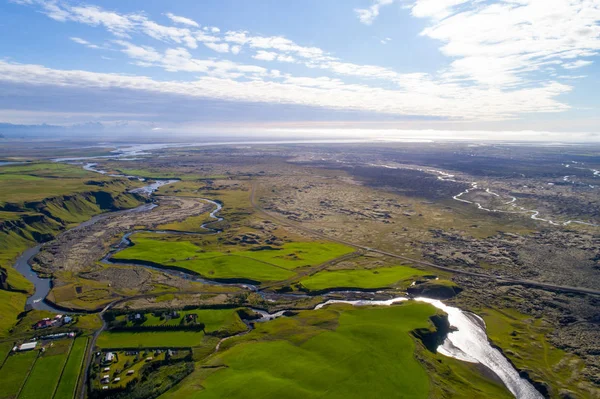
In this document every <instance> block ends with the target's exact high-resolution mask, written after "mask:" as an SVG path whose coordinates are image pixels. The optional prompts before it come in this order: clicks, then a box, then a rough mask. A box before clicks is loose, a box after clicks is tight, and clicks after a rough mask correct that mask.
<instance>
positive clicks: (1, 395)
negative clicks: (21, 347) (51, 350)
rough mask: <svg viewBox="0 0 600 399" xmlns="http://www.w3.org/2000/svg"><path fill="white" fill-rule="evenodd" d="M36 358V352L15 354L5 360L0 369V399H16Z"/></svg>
mask: <svg viewBox="0 0 600 399" xmlns="http://www.w3.org/2000/svg"><path fill="white" fill-rule="evenodd" d="M37 356H38V352H37V351H31V352H24V353H17V354H14V355H11V356H9V357H8V359H6V361H5V362H4V365H3V366H2V369H0V399H10V398H16V396H17V394H18V393H19V390H20V389H21V386H22V385H23V383H24V382H25V379H26V378H27V376H28V375H29V370H30V369H31V367H32V366H33V364H34V363H35V360H36V359H37Z"/></svg>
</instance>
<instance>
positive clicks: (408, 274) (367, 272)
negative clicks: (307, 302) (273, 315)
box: [300, 266, 427, 291]
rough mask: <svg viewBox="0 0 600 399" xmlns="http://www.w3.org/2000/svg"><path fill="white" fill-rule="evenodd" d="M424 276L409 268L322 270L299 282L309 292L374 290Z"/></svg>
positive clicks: (418, 271) (420, 271) (419, 271)
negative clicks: (338, 289) (339, 289)
mask: <svg viewBox="0 0 600 399" xmlns="http://www.w3.org/2000/svg"><path fill="white" fill-rule="evenodd" d="M425 274H427V273H426V272H424V271H422V270H419V269H414V268H412V267H409V266H393V267H382V268H377V269H363V270H353V269H349V270H332V271H327V270H324V271H321V272H318V273H316V274H314V275H312V276H309V277H307V278H305V279H302V280H301V281H300V282H301V283H302V285H303V286H304V287H306V288H308V289H309V290H311V291H320V290H325V289H329V288H336V287H342V288H360V289H376V288H384V287H388V286H390V285H394V284H396V283H398V282H399V281H409V280H412V279H414V278H415V277H418V276H422V275H425Z"/></svg>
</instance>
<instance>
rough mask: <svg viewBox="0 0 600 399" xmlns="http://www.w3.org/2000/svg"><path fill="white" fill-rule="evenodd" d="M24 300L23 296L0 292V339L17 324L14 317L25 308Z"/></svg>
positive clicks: (24, 296) (15, 293) (25, 298)
mask: <svg viewBox="0 0 600 399" xmlns="http://www.w3.org/2000/svg"><path fill="white" fill-rule="evenodd" d="M15 273H17V272H16V271H15ZM26 300H27V295H25V294H21V293H18V292H9V291H4V290H0V337H2V336H6V335H8V331H9V330H10V328H12V326H13V325H14V324H15V323H16V322H17V320H16V316H17V315H18V314H19V313H21V312H22V311H23V309H24V308H25V301H26Z"/></svg>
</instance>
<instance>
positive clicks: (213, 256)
mask: <svg viewBox="0 0 600 399" xmlns="http://www.w3.org/2000/svg"><path fill="white" fill-rule="evenodd" d="M131 241H132V242H133V243H134V246H132V247H129V248H127V249H125V250H123V251H121V252H118V253H117V254H115V256H114V257H113V258H114V259H116V260H123V261H143V262H151V263H153V264H157V265H161V266H164V267H172V268H182V269H186V270H190V271H192V272H195V273H197V274H200V275H202V276H204V277H206V278H210V279H246V280H252V281H258V282H263V281H278V280H285V279H287V278H290V277H292V276H293V275H294V273H293V272H292V271H290V269H295V268H298V267H302V266H314V265H318V264H321V263H324V262H327V261H329V260H332V259H335V258H338V257H340V256H342V255H345V254H348V253H351V252H353V249H352V248H350V247H347V246H344V245H340V244H336V243H325V242H294V243H287V244H284V245H282V246H281V247H278V249H260V250H239V249H238V248H239V247H232V248H231V249H229V248H228V249H227V251H228V253H225V252H220V251H216V250H210V249H208V250H204V249H202V248H201V247H199V246H197V245H195V244H193V243H192V242H189V241H175V240H173V241H169V240H164V236H161V237H157V235H156V234H148V233H142V234H136V235H133V236H132V237H131ZM236 249H237V250H236Z"/></svg>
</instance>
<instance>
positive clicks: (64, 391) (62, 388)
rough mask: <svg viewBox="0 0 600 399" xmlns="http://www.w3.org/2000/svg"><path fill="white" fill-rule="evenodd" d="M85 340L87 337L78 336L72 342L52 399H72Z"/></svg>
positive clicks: (79, 371)
mask: <svg viewBox="0 0 600 399" xmlns="http://www.w3.org/2000/svg"><path fill="white" fill-rule="evenodd" d="M87 342H88V339H87V337H80V338H77V339H76V340H75V342H74V343H73V347H72V348H71V353H69V358H68V360H67V364H66V365H65V368H64V370H63V372H62V375H61V377H60V382H59V384H58V388H57V389H56V393H55V394H54V399H72V398H73V396H74V395H75V388H76V387H77V381H78V380H79V374H80V373H81V369H82V365H83V358H84V356H85V349H86V347H87Z"/></svg>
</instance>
